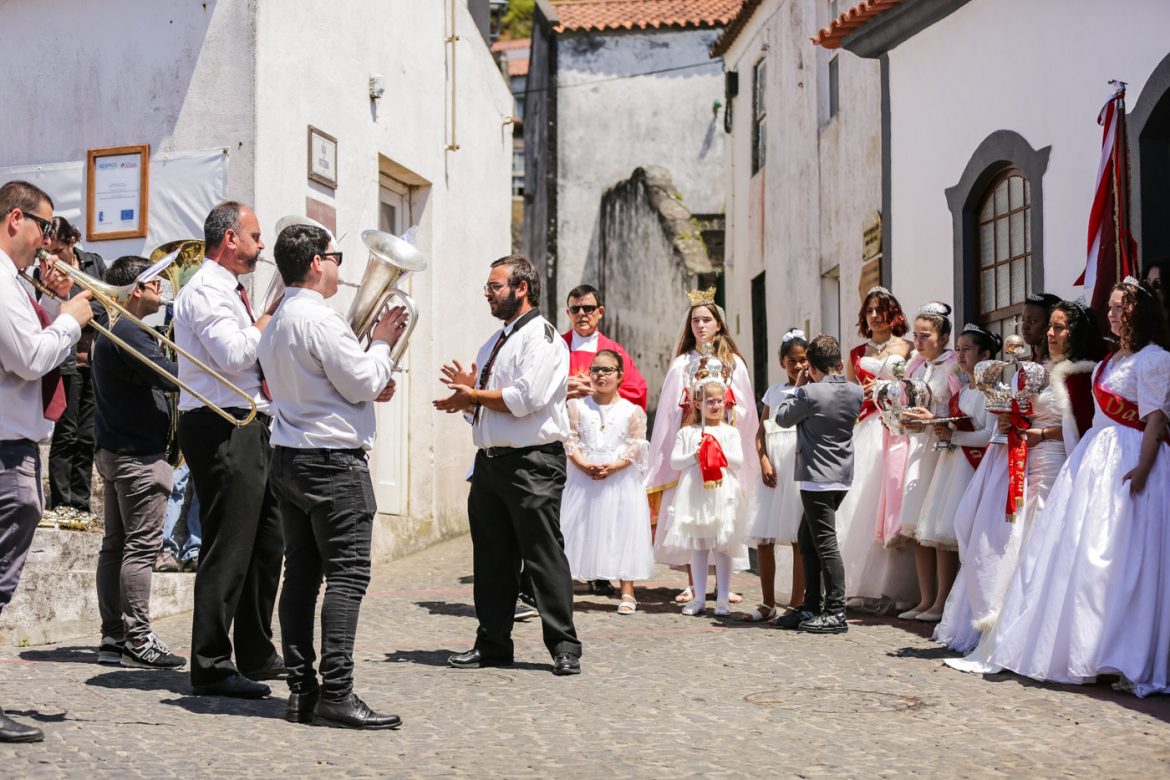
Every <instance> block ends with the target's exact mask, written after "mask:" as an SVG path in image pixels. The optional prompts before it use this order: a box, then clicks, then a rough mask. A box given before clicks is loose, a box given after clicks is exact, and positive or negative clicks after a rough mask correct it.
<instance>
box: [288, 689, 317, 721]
mask: <svg viewBox="0 0 1170 780" xmlns="http://www.w3.org/2000/svg"><path fill="white" fill-rule="evenodd" d="M320 698H321V689H320V688H312V689H311V690H307V691H293V692H292V693H290V694H289V696H288V706H287V707H285V710H284V719H285V720H287V721H288V722H289V723H312V722H313V708H314V707H316V706H317V702H318V700H320Z"/></svg>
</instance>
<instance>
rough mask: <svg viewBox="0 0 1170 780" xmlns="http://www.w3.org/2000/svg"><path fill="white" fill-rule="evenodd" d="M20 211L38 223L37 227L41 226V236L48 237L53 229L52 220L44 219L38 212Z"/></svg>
mask: <svg viewBox="0 0 1170 780" xmlns="http://www.w3.org/2000/svg"><path fill="white" fill-rule="evenodd" d="M20 213H21V214H23V215H24V216H26V217H28V218H29V219H31V220H32V221H33V222H35V223H37V227H39V228H40V229H41V236H42V237H48V235H49V231H50V230H52V229H53V222H52V220H48V219H44V218H43V217H38V216H37V215H36V214H30V213H29V212H27V211H21V212H20Z"/></svg>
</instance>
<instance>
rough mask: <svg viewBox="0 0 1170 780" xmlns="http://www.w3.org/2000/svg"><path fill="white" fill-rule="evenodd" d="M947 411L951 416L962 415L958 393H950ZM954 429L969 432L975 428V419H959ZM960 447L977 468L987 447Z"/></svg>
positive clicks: (974, 467)
mask: <svg viewBox="0 0 1170 780" xmlns="http://www.w3.org/2000/svg"><path fill="white" fill-rule="evenodd" d="M948 413H949V414H950V416H951V417H962V416H964V413H963V410H962V409H961V408H959V394H958V393H952V394H951V403H950V409H949V412H948ZM955 430H956V431H965V432H967V433H970V432H972V431H974V430H975V421H974V420H972V419H971V418H970V417H968V418H967V419H966V420H960V421H959V422H957V423H955ZM960 449H961V450H963V455H964V457H966V458H967V462H968V463H970V464H971V468H973V469H977V468H979V462H980V461H981V460H983V453H984V451H985V450H986V449H987V447H986V446H983V447H960Z"/></svg>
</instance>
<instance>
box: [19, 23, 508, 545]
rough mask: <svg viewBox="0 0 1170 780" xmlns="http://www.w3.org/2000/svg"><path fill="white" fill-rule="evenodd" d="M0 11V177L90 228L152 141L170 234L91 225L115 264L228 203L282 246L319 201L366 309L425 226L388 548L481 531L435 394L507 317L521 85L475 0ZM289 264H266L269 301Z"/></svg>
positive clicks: (382, 464)
mask: <svg viewBox="0 0 1170 780" xmlns="http://www.w3.org/2000/svg"><path fill="white" fill-rule="evenodd" d="M452 23H453V24H454V27H453V28H452ZM0 25H2V26H0V46H2V48H3V50H4V52H5V56H6V58H7V61H8V62H9V63H10V65H11V66H12V67H11V68H10V70H11V71H12V73H13V74H14V79H13V80H12V82H11V84H10V86H11V89H9V90H8V91H7V92H6V95H5V97H6V103H5V111H4V112H2V113H0V180H8V179H11V178H17V177H20V178H28V179H32V180H33V181H40V182H42V183H45V184H46V185H49V184H50V183H52V184H53V185H54V186H50V187H49V189H50V194H53V195H54V197H55V199H56V200H57V201H58V206H59V213H62V214H64V215H65V216H67V217H69V218H70V219H71V220H72V221H77V218H78V217H81V219H80V223H81V224H82V225H84V217H83V215H82V211H83V209H84V198H83V197H82V193H84V186H83V180H82V175H83V168H84V166H83V161H84V160H85V156H86V150H87V149H92V148H99V147H115V146H123V145H130V144H143V143H149V144H150V148H151V155H152V163H151V181H152V191H151V201H150V213H151V217H150V221H151V232H150V233H149V234H148V236H147V238H146V239H135V240H129V241H118V242H85V241H84V239H83V243H85V244H86V248H87V249H89V250H91V251H97V252H99V253H100V254H102V255H103V256H105V257H106V259H107V260H113V259H114V258H115V257H117V256H118V255H121V254H126V253H143V252H149V250H150V249H151V248H152V247H154V246H156V245H157V244H159V243H162V242H163V241H166V240H171V239H176V238H186V237H189V236H195V237H199V236H201V229H202V222H203V218H204V217H205V216H206V213H207V210H208V209H209V208H210V207H211V206H212V205H214V203H216V202H218V201H219V200H222V199H225V198H232V199H237V200H241V201H243V202H245V203H248V204H251V205H254V207H255V209H256V212H257V214H258V216H259V217H260V222H261V226H262V228H263V230H264V234H263V239H264V240H265V241H267V242H268V244H269V246H270V247H271V245H272V243H274V241H275V236H274V235H273V232H272V230H273V226H274V225H275V223H276V221H277V219H278V218H280V217H281V216H284V215H286V214H305V213H306V210H308V211H309V212H311V213H310V216H314V217H315V218H317V219H319V220H320V221H322V222H325V223H326V224H328V225H330V226H331V227H332V226H334V225H335V226H336V230H335V233H336V234H337V235H338V236H339V237H340V245H341V249H342V250H343V251H344V253H345V260H346V262H345V264H344V266H343V267H342V269H341V275H342V280H343V283H344V284H345V287H344V288H343V289H342V291H341V292H340V293H339V294H338V296H337V298H336V299H334V300H335V301H336V305H337V306H338V308H339V309H340V310H342V311H345V309H347V308H348V305H349V302H350V300H351V298H352V296H353V290H354V286H355V285H356V284H357V283H358V282H359V281H360V279H361V276H362V272H363V269H364V265H365V258H366V256H367V253H366V251H365V248H364V246H363V245H362V243H361V240H360V233H361V231H362V230H364V229H368V228H380V229H387V230H391V231H393V232H395V233H402V232H403V231H405V230H406V229H407V228H408V227H411V226H417V239H416V240H417V243H418V246H419V248H420V249H421V251H422V252H423V253H424V254H425V255H427V256H428V257H429V258H430V267H429V268H428V269H427V271H426V272H424V273H421V274H418V275H415V276H413V277H411V278H410V279H409V281H408V285H409V287H410V291H411V293H412V295H413V296H414V298H415V300H416V301H417V302H418V304H419V308H420V312H421V316H420V319H419V323H418V326H417V328H416V330H415V332H414V337H413V340H412V342H411V347H410V350H409V352H408V358H409V364H410V373H408V374H406V375H405V376H403V377H401V378H400V380H399V391H398V395H397V396H396V397H395V398H394V400H393V401H392V402H390V403H389V404H384V405H381V406H380V407H379V436H378V444H377V449H376V452H375V453H374V481H375V488H376V494H377V499H378V506H379V510H380V511H381V512H383V513H385V514H386V515H389V516H393V517H392V518H391V520H392V521H391V522H387V523H383V527H384V529H388V530H389V533H388V534H387V533H382V534H381V535H380V537H379V538H377V539H376V545H378V546H379V547H380V549H379V552H382V553H385V552H390V551H393V552H402V551H405V550H407V549H411V548H413V547H418V546H421V545H423V544H426V543H429V542H431V541H434V540H437V539H439V538H442V537H444V536H448V535H451V534H452V533H455V532H458V531H459V530H461V529H463V528H465V526H466V519H465V518H466V511H465V510H466V506H465V503H466V502H465V498H466V486H465V482H464V476H465V474H466V471H467V467H468V465H469V463H470V460H471V457H472V454H473V449H472V446H471V436H470V431H469V430H468V429H467V426H466V423H464V422H463V421H462V420H461V419H459V418H458V417H457V416H448V415H445V414H439V413H436V412H434V411H433V409H432V407H431V399H433V398H435V397H438V396H439V395H440V394H442V393H443V391H444V388H443V387H442V385H440V384H439V382H438V369H439V366H440V365H441V363H442V362H443V361H445V360H449V359H451V358H460V359H462V360H464V361H466V362H470V360H471V358H472V356H473V355H474V353H475V350H476V349H477V348H478V347H479V345H480V344H481V343H482V341H483V339H484V338H486V337H487V335H488V334H489V333H490V331H491V329H492V328H493V327H494V320H492V318H491V317H490V315H489V312H488V310H487V306H486V304H485V302H484V300H483V297H482V294H481V290H480V286H481V284H482V280H484V279H486V277H487V273H488V265H489V264H490V262H491V261H492V260H494V259H495V258H497V257H499V256H502V255H505V254H507V253H508V252H509V248H510V237H509V212H510V201H511V197H510V192H511V185H510V180H511V154H512V132H511V127H510V125H508V124H507V121H508V119H509V117H510V116H511V113H512V97H511V95H510V94H509V89H508V86H507V84H506V82H505V80H504V79H503V77H502V76H501V73H500V70H499V68H498V67H497V66H496V64H495V62H493V59H492V57H491V55H490V53H489V51H488V46H487V44H486V42H485V41H484V40H483V38H482V36H481V35H480V32H479V31H478V30H477V29H476V26H475V23H474V20H473V19H472V17H471V15H470V14H469V12H468V8H467V0H427V2H419V0H361V1H360V2H356V1H355V2H345V3H333V4H323V3H315V2H309V0H282V2H279V3H277V2H256V1H255V0H219V1H218V2H215V1H214V0H212V1H209V2H206V3H200V2H181V1H180V0H165V1H163V0H111V2H106V3H93V2H87V0H61V1H60V2H54V3H51V4H45V3H39V2H33V1H32V0H10V1H9V2H6V3H4V4H3V11H2V21H0ZM452 35H456V36H458V39H457V40H456V41H455V42H453V43H452V42H450V41H449V38H451V37H452ZM375 76H376V77H378V78H379V79H380V81H379V82H378V83H379V84H380V85H381V86H382V87H383V89H384V92H383V93H382V95H381V97H379V98H377V99H375V98H373V97H371V87H372V85H371V78H372V77H375ZM310 125H312V126H313V127H316V128H319V129H320V130H322V131H324V132H325V133H328V134H329V135H331V136H333V137H334V138H336V143H337V157H336V171H335V177H336V182H337V184H336V188H332V187H327V186H323V185H321V184H318V183H316V182H312V181H309V180H308V178H307V157H308V154H307V151H306V150H307V144H308V127H309V126H310ZM163 230H166V231H168V232H166V233H163V232H161V231H163ZM266 254H267V256H268V257H269V258H271V249H269V250H268V252H267V253H266ZM274 271H275V268H274V266H273V265H272V264H271V262H265V263H264V264H262V266H261V268H260V269H259V270H258V271H257V274H256V279H254V280H253V284H252V288H253V289H252V292H253V297H257V296H259V295H261V294H262V293H263V291H264V290H265V289H266V288H267V284H268V280H269V278H270V277H271V275H272V274H273V273H274Z"/></svg>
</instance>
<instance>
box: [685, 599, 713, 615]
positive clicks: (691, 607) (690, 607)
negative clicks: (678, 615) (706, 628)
mask: <svg viewBox="0 0 1170 780" xmlns="http://www.w3.org/2000/svg"><path fill="white" fill-rule="evenodd" d="M706 608H707V602H705V601H700V600H697V599H696V600H695V601H692V602H691V603H690V604H687V605H686V606H685V607H683V608H682V613H683V614H684V615H691V616H697V615H702V614H703V610H704V609H706Z"/></svg>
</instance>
